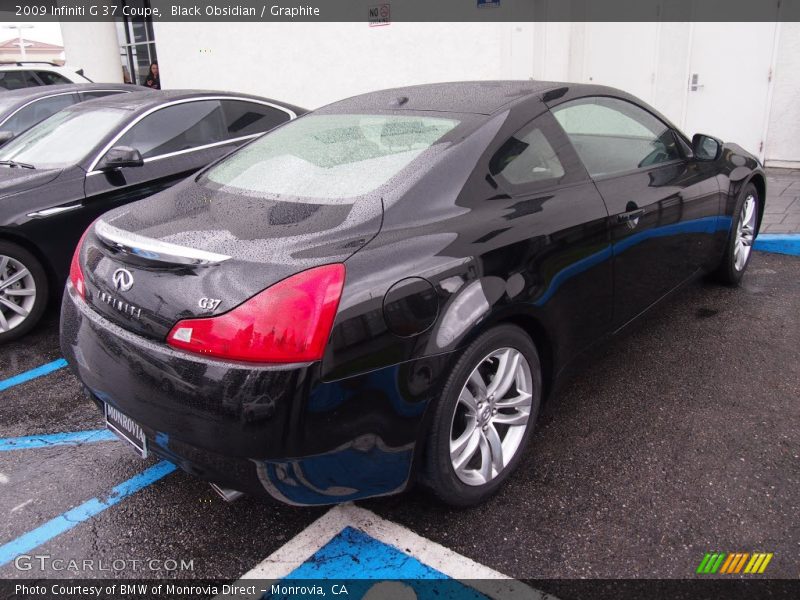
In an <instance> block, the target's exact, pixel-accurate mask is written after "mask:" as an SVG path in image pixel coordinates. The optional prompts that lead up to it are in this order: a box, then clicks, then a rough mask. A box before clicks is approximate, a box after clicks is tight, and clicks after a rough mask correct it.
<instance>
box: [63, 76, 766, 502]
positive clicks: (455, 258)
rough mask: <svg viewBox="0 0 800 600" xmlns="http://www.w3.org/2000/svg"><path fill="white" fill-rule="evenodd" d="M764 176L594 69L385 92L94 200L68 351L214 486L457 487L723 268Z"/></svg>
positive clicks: (315, 498) (512, 452) (735, 255)
mask: <svg viewBox="0 0 800 600" xmlns="http://www.w3.org/2000/svg"><path fill="white" fill-rule="evenodd" d="M764 197H765V179H764V173H763V171H762V169H761V167H760V165H759V163H758V161H757V160H756V159H755V158H754V157H753V156H751V155H750V154H748V153H747V152H745V151H744V150H742V149H741V148H739V147H738V146H735V145H733V144H722V142H720V141H719V140H716V139H714V138H711V137H709V136H704V135H696V136H695V137H694V139H693V140H692V141H689V140H688V139H687V138H685V137H684V135H683V134H682V133H681V132H679V131H678V130H677V129H676V128H675V127H674V126H673V125H671V124H670V123H669V122H668V121H667V120H666V119H664V118H663V117H662V116H660V115H659V114H658V113H657V112H655V111H654V110H653V109H652V108H650V107H648V106H646V105H645V104H643V103H642V102H640V101H638V100H637V99H635V98H633V97H632V96H630V95H628V94H626V93H624V92H620V91H617V90H613V89H610V88H605V87H599V86H586V85H575V84H560V83H543V82H481V83H477V82H476V83H453V84H438V85H424V86H418V87H409V88H404V89H396V90H387V91H381V92H375V93H371V94H366V95H363V96H358V97H355V98H351V99H349V100H344V101H341V102H337V103H335V104H332V105H329V106H327V107H325V108H323V109H320V110H318V111H315V112H313V113H310V114H308V115H306V116H303V117H301V118H300V119H298V120H296V121H293V122H290V123H287V124H285V125H283V126H281V127H279V128H278V129H276V130H274V131H272V132H271V133H269V134H267V135H265V136H264V137H261V138H259V139H257V140H255V141H253V142H251V143H249V144H248V145H246V146H245V147H243V148H241V149H240V150H238V151H236V152H235V153H233V154H232V155H229V156H228V157H226V158H225V159H223V160H221V161H219V162H217V163H216V164H213V165H212V166H210V167H209V168H207V169H205V170H204V171H202V172H201V173H200V174H199V175H197V176H196V177H193V178H190V179H188V180H186V181H184V182H183V183H181V184H178V185H177V186H175V187H174V188H171V189H169V190H166V191H164V192H161V193H159V194H157V195H155V196H152V197H150V198H148V199H146V200H143V201H140V202H137V203H135V204H132V205H127V206H124V207H120V208H118V209H115V210H114V211H112V212H110V213H107V214H106V215H104V216H102V217H101V218H100V219H99V220H98V221H96V222H95V223H94V225H93V226H91V227H90V228H89V230H88V231H87V232H86V234H84V239H83V240H82V242H81V244H80V245H79V247H78V250H77V251H76V253H75V257H74V259H73V262H72V268H71V273H70V282H69V284H68V286H67V292H66V293H65V296H64V303H63V314H62V338H61V339H62V346H63V350H64V353H65V355H66V356H67V357H68V359H69V361H70V363H71V365H72V367H73V368H74V369H75V371H76V372H77V374H78V376H79V377H80V378H81V380H82V381H83V382H84V384H85V385H86V387H87V388H88V390H89V392H90V394H91V396H92V398H93V399H94V401H95V402H96V403H97V404H98V405H99V406H100V407H101V408H102V409H103V410H104V411H105V415H106V419H107V422H108V424H109V426H110V427H112V428H114V429H115V430H116V431H117V432H118V433H119V434H120V435H122V436H123V437H125V438H126V439H127V440H128V441H130V442H131V443H132V444H133V445H134V446H136V448H137V449H138V451H139V452H140V453H142V454H143V455H146V454H148V453H154V454H156V455H159V456H162V457H164V458H166V459H168V460H170V461H173V462H175V463H176V464H178V465H180V466H181V467H182V468H183V469H185V470H186V471H188V472H190V473H193V474H195V475H197V476H199V477H201V478H204V479H207V480H209V481H211V482H214V483H216V484H217V485H218V486H221V487H223V488H228V489H234V490H240V491H243V492H245V493H249V494H255V495H259V494H260V495H265V496H271V497H273V498H276V499H278V500H281V501H284V502H289V503H293V504H303V505H309V504H326V503H334V502H343V501H346V500H352V499H356V498H363V497H367V496H375V495H381V494H389V493H394V492H398V491H401V490H403V489H405V488H406V487H407V486H408V484H409V483H410V482H411V481H414V480H418V481H421V482H422V483H424V484H425V485H426V486H427V487H429V488H430V489H432V490H433V491H434V492H435V493H436V494H437V495H438V496H439V497H440V498H441V499H443V500H444V501H446V502H448V503H451V504H454V505H470V504H474V503H477V502H480V501H482V500H484V499H485V498H486V497H487V496H488V495H489V494H491V493H492V492H493V491H495V490H496V489H497V487H498V486H499V485H501V484H502V482H503V481H504V479H505V478H506V477H508V475H509V474H510V473H511V472H512V471H513V470H514V468H515V467H516V465H517V463H518V462H519V460H520V457H521V455H522V452H523V450H524V448H525V445H526V443H527V442H528V439H529V438H530V435H531V431H532V429H533V426H534V423H535V421H536V417H537V413H538V412H539V407H540V405H541V402H542V400H543V399H544V398H545V397H546V396H547V395H548V394H550V393H551V391H552V389H553V388H554V385H555V384H556V383H557V382H558V381H559V379H560V377H561V376H562V375H563V373H564V372H565V367H566V366H567V365H569V364H570V362H571V361H572V360H573V359H574V358H576V357H577V356H578V355H579V354H581V353H583V352H586V351H587V350H588V349H590V348H591V347H592V345H593V344H594V343H595V342H597V341H598V340H601V339H602V338H604V337H607V336H609V335H611V334H613V333H614V332H616V331H618V330H619V329H620V328H622V327H623V326H624V325H625V324H627V323H628V322H630V321H631V320H632V319H634V318H636V317H637V316H638V315H640V314H641V313H642V312H643V311H645V310H646V309H648V308H649V307H651V306H652V305H653V304H655V303H656V302H657V301H659V300H660V299H661V298H663V297H664V296H665V295H667V294H668V293H669V292H670V291H672V290H673V289H675V288H676V287H678V286H679V285H680V284H682V283H683V282H685V281H687V280H689V279H691V278H692V277H694V276H696V275H698V274H701V273H706V272H714V273H715V274H716V275H717V276H718V278H720V279H721V280H722V281H724V282H727V283H736V282H738V281H739V279H740V278H741V277H742V274H743V272H744V270H745V268H746V267H747V262H748V258H749V253H750V248H751V245H752V242H753V239H754V238H755V235H756V233H757V231H758V227H759V223H760V219H761V213H762V209H763V199H764Z"/></svg>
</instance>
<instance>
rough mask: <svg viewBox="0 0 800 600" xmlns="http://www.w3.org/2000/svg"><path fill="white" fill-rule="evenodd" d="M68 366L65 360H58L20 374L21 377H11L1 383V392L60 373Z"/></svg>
mask: <svg viewBox="0 0 800 600" xmlns="http://www.w3.org/2000/svg"><path fill="white" fill-rule="evenodd" d="M66 366H67V361H65V360H64V359H63V358H59V359H58V360H54V361H53V362H49V363H47V364H44V365H42V366H40V367H36V368H35V369H31V370H30V371H25V372H24V373H20V374H19V375H14V376H13V377H9V378H8V379H3V380H2V381H0V392H2V391H3V390H7V389H8V388H12V387H14V386H15V385H19V384H20V383H25V382H26V381H30V380H31V379H36V378H37V377H42V376H44V375H49V374H50V373H52V372H53V371H58V370H59V369H63V368H64V367H66Z"/></svg>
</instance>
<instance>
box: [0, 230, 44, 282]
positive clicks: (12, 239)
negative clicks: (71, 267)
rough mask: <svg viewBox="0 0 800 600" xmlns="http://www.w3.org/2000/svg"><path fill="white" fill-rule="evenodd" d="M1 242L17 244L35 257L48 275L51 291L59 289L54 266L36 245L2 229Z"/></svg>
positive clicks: (0, 233) (0, 232)
mask: <svg viewBox="0 0 800 600" xmlns="http://www.w3.org/2000/svg"><path fill="white" fill-rule="evenodd" d="M0 242H8V243H10V244H15V245H17V246H19V247H20V248H23V249H24V250H27V251H28V252H30V253H31V254H33V257H34V258H35V259H36V260H38V261H39V264H40V265H42V268H43V269H44V272H45V273H46V274H47V283H49V284H50V288H51V290H53V289H56V288H57V281H56V279H57V278H56V273H55V270H54V269H53V265H52V264H51V263H50V261H49V260H47V257H46V256H45V255H44V254H43V253H42V251H41V250H40V249H39V248H38V247H37V246H36V244H34V243H33V242H31V241H30V240H29V239H28V238H26V237H25V236H22V235H19V234H17V233H14V232H13V231H9V230H8V229H0Z"/></svg>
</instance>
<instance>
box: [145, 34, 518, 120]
mask: <svg viewBox="0 0 800 600" xmlns="http://www.w3.org/2000/svg"><path fill="white" fill-rule="evenodd" d="M512 27H513V24H511V23H455V24H451V23H392V24H391V25H388V26H384V27H369V26H368V25H367V24H366V23H236V24H228V25H225V24H214V23H169V22H158V23H155V24H154V28H155V37H156V48H157V51H158V58H159V68H160V69H161V81H162V86H163V87H165V88H167V87H169V88H181V87H203V88H211V89H220V90H236V91H240V92H249V93H254V94H260V95H264V96H268V97H273V98H276V99H281V100H284V101H286V102H291V103H295V104H298V105H300V106H304V107H306V108H317V107H319V106H322V105H324V104H327V103H329V102H332V101H334V100H338V99H341V98H345V97H348V96H353V95H355V94H360V93H363V92H368V91H371V90H376V89H381V88H387V87H396V86H403V85H409V84H415V83H428V82H435V81H442V80H450V81H456V80H465V79H503V78H506V79H508V78H511V77H512V73H511V36H510V32H511V30H512Z"/></svg>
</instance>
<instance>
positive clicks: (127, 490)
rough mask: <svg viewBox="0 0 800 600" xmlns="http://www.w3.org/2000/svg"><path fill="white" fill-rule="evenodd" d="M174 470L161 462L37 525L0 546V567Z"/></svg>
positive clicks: (167, 463)
mask: <svg viewBox="0 0 800 600" xmlns="http://www.w3.org/2000/svg"><path fill="white" fill-rule="evenodd" d="M175 469H176V467H175V465H173V464H172V463H170V462H167V461H161V462H160V463H158V464H156V465H154V466H152V467H150V468H149V469H146V470H145V471H142V472H141V473H139V474H138V475H135V476H134V477H131V478H130V479H128V480H127V481H123V482H122V483H120V484H119V485H116V486H114V487H113V488H112V489H111V491H110V493H109V494H108V496H106V497H105V498H92V499H91V500H87V501H86V502H84V503H83V504H80V505H78V506H76V507H75V508H72V509H70V510H68V511H67V512H65V513H62V514H60V515H59V516H57V517H55V518H54V519H51V520H50V521H48V522H47V523H44V524H43V525H40V526H39V527H37V528H36V529H32V530H31V531H29V532H27V533H23V534H22V535H21V536H19V537H18V538H16V539H14V540H11V541H10V542H7V543H6V544H3V545H2V546H0V567H2V566H3V565H5V564H8V563H9V562H11V561H12V560H14V559H15V558H16V557H17V556H19V555H20V554H25V553H26V552H30V551H31V550H33V549H34V548H36V547H37V546H41V545H42V544H44V543H46V542H48V541H50V540H52V539H53V538H54V537H56V536H58V535H61V534H62V533H64V532H66V531H69V530H70V529H72V528H73V527H76V526H77V525H80V524H81V523H83V522H84V521H86V520H87V519H91V518H92V517H94V516H96V515H99V514H100V513H102V512H103V511H105V510H106V509H107V508H111V507H112V506H114V505H115V504H117V503H119V502H120V501H122V500H124V499H125V498H127V497H128V496H130V495H131V494H135V493H136V492H138V491H139V490H141V489H144V488H146V487H148V486H149V485H152V484H153V483H155V482H156V481H158V480H159V479H162V478H163V477H165V476H167V475H169V474H170V473H172V472H173V471H174V470H175Z"/></svg>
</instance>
